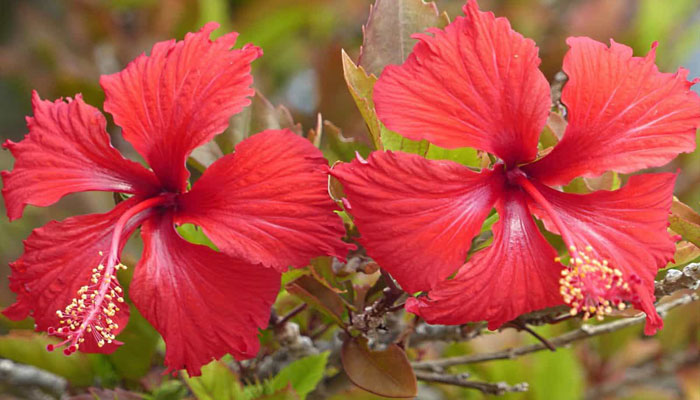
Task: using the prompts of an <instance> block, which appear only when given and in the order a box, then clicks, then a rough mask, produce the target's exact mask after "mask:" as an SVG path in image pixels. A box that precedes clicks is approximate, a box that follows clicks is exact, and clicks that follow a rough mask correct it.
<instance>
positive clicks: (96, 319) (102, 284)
mask: <svg viewBox="0 0 700 400" xmlns="http://www.w3.org/2000/svg"><path fill="white" fill-rule="evenodd" d="M172 198H173V197H172V196H171V195H161V196H158V197H153V198H150V199H147V200H144V201H142V202H140V203H138V204H136V205H135V206H133V207H131V208H129V209H128V210H126V212H124V214H122V215H121V217H119V219H118V220H117V223H116V224H115V226H114V231H113V232H112V240H111V243H110V247H109V250H108V253H107V256H106V257H104V253H103V252H102V251H100V252H99V255H100V257H101V261H100V263H99V265H97V266H96V267H95V268H93V269H92V273H91V276H90V279H89V282H87V284H86V285H84V286H81V287H80V289H78V291H77V293H76V296H75V297H74V298H73V300H72V301H71V302H70V303H69V304H68V305H67V306H66V307H65V308H64V309H63V310H58V311H56V315H57V316H58V318H59V326H57V327H50V328H48V330H47V332H48V334H49V335H52V336H57V337H60V338H62V339H63V341H62V342H60V343H58V344H56V345H53V344H50V345H48V346H47V350H49V351H53V350H54V349H55V348H57V347H61V346H66V348H65V349H64V350H63V353H64V354H66V355H69V354H71V353H74V352H75V351H77V350H78V349H79V348H80V345H81V344H82V343H84V342H85V340H86V337H90V335H91V337H92V338H93V339H94V340H95V342H96V343H97V346H98V347H103V346H104V345H105V344H108V343H112V342H113V341H114V339H115V334H114V332H115V331H116V330H118V329H119V325H118V324H117V323H116V322H115V321H114V317H115V315H116V313H117V312H119V311H120V306H121V305H122V304H123V303H124V297H123V290H122V288H121V286H119V282H118V281H117V275H116V272H117V271H118V270H119V269H126V266H125V265H124V264H122V263H120V262H119V249H120V242H121V239H122V236H123V233H124V230H125V227H126V225H127V223H128V222H129V220H130V219H131V218H133V217H135V216H137V215H138V214H140V213H141V212H143V211H145V210H147V209H150V208H153V207H157V206H161V205H165V204H168V203H170V202H172ZM105 261H106V262H105ZM124 307H126V305H124Z"/></svg>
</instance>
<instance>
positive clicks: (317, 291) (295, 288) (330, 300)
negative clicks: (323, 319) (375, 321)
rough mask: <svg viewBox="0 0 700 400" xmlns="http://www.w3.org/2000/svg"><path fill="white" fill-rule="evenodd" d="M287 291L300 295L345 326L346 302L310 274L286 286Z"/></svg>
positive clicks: (305, 300)
mask: <svg viewBox="0 0 700 400" xmlns="http://www.w3.org/2000/svg"><path fill="white" fill-rule="evenodd" d="M286 289H287V292H289V293H291V294H293V295H295V296H297V297H299V298H300V299H301V300H303V301H304V302H306V303H307V304H308V305H310V306H311V307H313V308H315V309H317V310H318V311H320V312H322V313H323V314H325V315H326V316H328V317H329V318H331V319H332V320H333V321H335V323H337V324H338V325H340V326H344V325H345V324H344V323H343V313H344V312H345V307H346V303H345V302H344V301H343V299H342V298H341V297H340V296H339V295H338V293H336V292H335V291H334V290H333V289H331V288H329V287H328V286H326V285H324V284H323V283H321V282H319V281H318V280H317V279H316V278H314V277H313V276H310V275H303V276H301V277H299V278H297V279H296V280H294V281H293V282H291V283H290V284H288V285H287V287H286Z"/></svg>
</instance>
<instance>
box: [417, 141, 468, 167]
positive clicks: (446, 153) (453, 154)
mask: <svg viewBox="0 0 700 400" xmlns="http://www.w3.org/2000/svg"><path fill="white" fill-rule="evenodd" d="M426 158H428V159H430V160H449V161H454V162H458V163H460V164H462V165H466V166H469V167H478V166H479V164H480V163H481V159H480V158H479V155H478V154H477V152H476V149H473V148H471V147H463V148H461V149H454V150H452V149H446V148H443V147H438V146H436V145H434V144H431V145H430V148H429V149H428V154H426Z"/></svg>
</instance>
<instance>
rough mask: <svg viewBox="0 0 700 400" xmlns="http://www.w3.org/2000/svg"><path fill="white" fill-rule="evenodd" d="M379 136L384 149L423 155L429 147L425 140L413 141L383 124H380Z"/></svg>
mask: <svg viewBox="0 0 700 400" xmlns="http://www.w3.org/2000/svg"><path fill="white" fill-rule="evenodd" d="M380 138H381V141H382V146H383V147H384V150H394V151H396V150H398V151H404V152H406V153H413V154H420V155H422V156H424V157H425V155H426V154H428V148H429V147H431V146H430V143H429V142H428V141H427V140H421V141H415V140H410V139H406V138H405V137H403V136H401V135H399V134H398V133H396V132H394V131H390V130H388V129H387V128H386V127H385V126H384V125H382V130H381V136H380Z"/></svg>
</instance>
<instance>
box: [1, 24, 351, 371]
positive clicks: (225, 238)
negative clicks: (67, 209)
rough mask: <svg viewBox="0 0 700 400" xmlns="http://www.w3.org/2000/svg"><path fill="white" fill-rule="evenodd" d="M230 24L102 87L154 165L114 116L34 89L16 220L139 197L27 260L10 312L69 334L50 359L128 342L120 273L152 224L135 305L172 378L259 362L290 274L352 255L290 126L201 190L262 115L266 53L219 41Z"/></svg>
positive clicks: (174, 45) (52, 234) (14, 187)
mask: <svg viewBox="0 0 700 400" xmlns="http://www.w3.org/2000/svg"><path fill="white" fill-rule="evenodd" d="M217 27H218V24H216V23H209V24H207V25H205V26H204V27H203V28H202V29H201V30H200V31H199V32H197V33H189V34H187V35H186V36H185V39H184V40H183V41H179V42H176V41H175V40H170V41H165V42H160V43H157V44H156V45H155V46H154V47H153V49H152V51H151V53H150V55H148V56H146V55H141V56H139V57H138V58H136V59H135V60H134V61H133V62H131V63H130V64H129V65H128V66H127V67H126V69H124V70H123V71H121V72H119V73H116V74H113V75H107V76H103V77H102V78H101V80H100V84H101V85H102V88H103V89H104V91H105V96H106V101H105V105H104V108H105V111H107V112H109V113H111V114H112V116H113V117H114V121H115V123H116V124H117V125H119V126H121V128H122V135H123V137H124V139H126V140H127V141H128V142H129V143H131V144H132V145H133V147H134V148H135V149H136V151H137V152H138V153H139V154H140V155H141V156H143V158H144V160H145V161H146V162H147V163H148V165H149V166H150V167H151V169H150V170H149V169H146V168H144V167H142V166H141V165H140V164H138V163H136V162H133V161H129V160H127V159H125V158H124V157H123V156H122V155H121V154H120V153H119V152H118V151H117V150H116V149H115V148H114V147H112V145H111V144H110V140H109V135H108V134H107V131H106V120H105V118H104V116H103V115H102V113H100V111H99V110H98V109H96V108H94V107H92V106H89V105H87V104H86V103H85V102H83V100H82V97H81V96H80V95H77V96H76V97H75V99H72V100H71V99H68V100H67V101H63V100H57V101H55V102H50V101H44V100H41V99H40V98H39V95H38V94H37V93H36V92H34V93H33V97H32V105H33V110H34V117H28V118H27V126H28V128H29V133H28V134H27V136H26V137H25V139H24V140H22V141H21V142H19V143H13V142H11V141H9V140H8V141H7V142H6V143H5V144H4V147H6V148H8V149H9V150H10V151H11V152H12V154H13V156H14V157H15V159H16V161H15V165H14V168H13V170H12V171H3V172H2V178H3V182H4V188H3V190H2V194H3V196H4V198H5V203H6V206H7V214H8V217H9V218H10V220H15V219H18V218H20V217H21V216H22V213H23V210H24V207H25V206H26V205H27V204H31V205H35V206H49V205H51V204H53V203H55V202H56V201H58V200H59V199H60V198H61V197H63V196H64V195H67V194H70V193H75V192H82V191H90V190H97V191H112V192H118V193H123V194H126V195H127V196H129V197H128V198H127V199H126V200H124V201H122V202H120V203H119V204H117V205H116V207H114V209H113V210H111V211H109V212H107V213H105V214H91V215H83V216H77V217H72V218H67V219H65V220H64V221H61V222H55V221H54V222H50V223H48V224H47V225H45V226H44V227H42V228H39V229H36V230H34V232H33V233H32V234H31V235H30V236H29V238H28V239H27V240H26V241H25V249H24V254H23V255H22V256H21V257H20V258H19V259H18V260H17V261H15V262H14V263H12V264H11V269H12V275H11V277H10V288H11V289H12V291H14V292H15V293H17V301H16V303H15V304H13V305H12V306H10V307H8V308H7V309H5V310H4V311H3V313H4V314H5V315H6V316H7V317H9V318H10V319H13V320H21V319H24V318H26V317H27V316H31V317H33V318H34V320H35V322H36V329H37V330H38V331H48V333H49V334H50V335H52V336H56V337H59V338H60V339H61V342H60V343H58V344H56V345H49V350H52V349H53V348H54V347H59V346H64V352H65V353H66V354H70V353H72V352H75V351H77V350H79V351H83V352H101V353H110V352H112V351H114V350H115V349H116V348H117V347H118V346H119V345H121V344H122V343H120V342H119V341H117V340H116V336H117V335H118V334H119V332H121V331H122V329H124V327H125V326H126V323H127V320H128V317H129V306H128V305H127V304H126V303H125V293H124V290H123V289H122V287H121V286H120V284H119V282H118V280H117V276H116V272H117V270H119V269H121V268H126V267H125V266H124V265H123V264H121V262H120V259H119V256H120V253H121V250H122V248H123V246H124V244H125V243H126V241H127V239H128V238H129V236H130V235H131V234H132V233H133V232H134V231H135V230H136V229H137V228H138V227H139V226H141V236H142V238H143V242H144V249H143V254H142V256H141V259H140V261H139V262H138V264H137V266H136V268H135V271H134V274H133V279H132V282H131V285H130V287H129V293H128V295H129V298H130V299H131V300H132V301H133V303H134V305H135V306H136V308H137V309H138V310H139V311H140V312H141V314H143V316H144V317H145V318H146V319H147V320H148V321H149V322H150V323H151V324H152V325H153V326H154V327H155V328H156V330H157V331H158V332H159V333H160V334H161V335H162V336H163V339H164V340H165V344H166V355H165V364H166V366H167V367H168V370H169V371H173V372H174V371H176V370H178V369H183V368H184V369H186V370H187V372H188V373H189V374H190V375H198V374H200V367H201V366H202V365H204V364H206V363H208V362H209V361H211V360H212V359H218V358H220V357H221V356H223V355H224V354H227V353H231V354H232V355H233V356H234V357H235V358H237V359H246V358H251V357H254V356H255V355H256V354H257V352H258V349H259V346H260V344H259V341H258V338H257V334H258V329H259V328H265V327H266V326H267V323H268V319H269V315H270V310H271V306H272V304H273V302H274V301H275V298H276V296H277V293H278V292H279V288H280V276H281V272H284V271H285V270H286V269H287V268H288V267H289V266H292V267H303V266H306V265H307V264H308V262H309V260H310V259H311V258H312V257H316V256H321V255H333V256H337V257H340V258H341V259H342V258H344V256H345V254H346V253H347V250H348V248H349V245H348V244H346V243H344V242H342V241H341V240H340V239H341V237H342V236H343V235H344V227H343V223H342V220H341V219H340V217H339V216H338V215H337V214H335V213H334V210H335V209H336V205H335V203H334V202H333V201H332V200H331V199H330V197H329V196H328V193H327V188H326V187H327V186H326V185H327V173H328V165H327V162H326V160H325V159H324V158H323V155H322V154H321V152H320V151H319V150H318V149H316V148H315V147H314V146H313V145H312V144H311V143H310V142H309V141H308V140H306V139H304V138H302V137H300V136H297V135H295V134H294V133H293V132H291V131H289V130H268V131H264V132H261V133H257V134H255V135H253V136H251V137H250V138H248V139H245V140H244V141H242V142H241V143H239V144H238V145H237V146H236V149H235V152H234V153H233V154H229V155H226V156H224V157H222V158H221V159H219V160H217V161H216V162H214V163H213V164H212V165H211V166H210V167H209V168H207V169H206V170H205V171H204V173H203V175H202V176H201V177H200V178H199V179H198V180H197V181H196V182H195V183H194V185H193V186H192V188H191V189H190V190H189V191H188V190H187V184H188V178H189V172H188V171H187V169H186V167H185V162H186V160H187V157H188V156H189V154H190V153H191V152H192V151H193V150H194V149H195V148H196V147H198V146H200V145H202V144H204V143H206V142H208V141H209V140H211V139H212V138H213V137H214V136H215V135H217V134H219V133H221V132H222V131H224V129H225V128H226V126H227V125H228V121H229V118H230V117H231V116H232V115H234V114H236V113H238V112H239V111H241V110H242V109H243V108H244V107H245V106H247V105H248V104H250V99H249V97H250V96H252V95H253V94H254V91H253V89H252V88H251V87H250V86H251V84H252V82H253V77H252V75H251V74H250V64H251V62H252V61H253V60H255V59H256V58H258V57H259V56H260V55H261V54H262V51H261V50H260V49H259V48H257V47H255V46H252V45H245V46H243V48H241V49H236V50H232V49H231V48H232V46H233V45H234V44H235V41H236V37H237V34H236V33H229V34H226V35H223V36H221V37H220V38H218V39H217V40H215V41H211V40H210V39H209V35H210V34H211V32H212V31H213V30H214V29H216V28H217ZM183 223H192V224H195V225H197V226H199V227H201V228H202V229H203V230H204V232H205V233H206V234H207V236H208V237H209V238H210V239H211V240H212V242H213V243H214V244H215V245H216V246H217V248H218V249H219V250H220V251H214V250H212V249H210V248H209V247H206V246H202V245H197V244H192V243H190V242H187V241H185V240H184V239H183V238H182V237H181V236H180V235H179V234H178V232H177V231H176V230H175V226H176V225H177V224H183Z"/></svg>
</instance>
